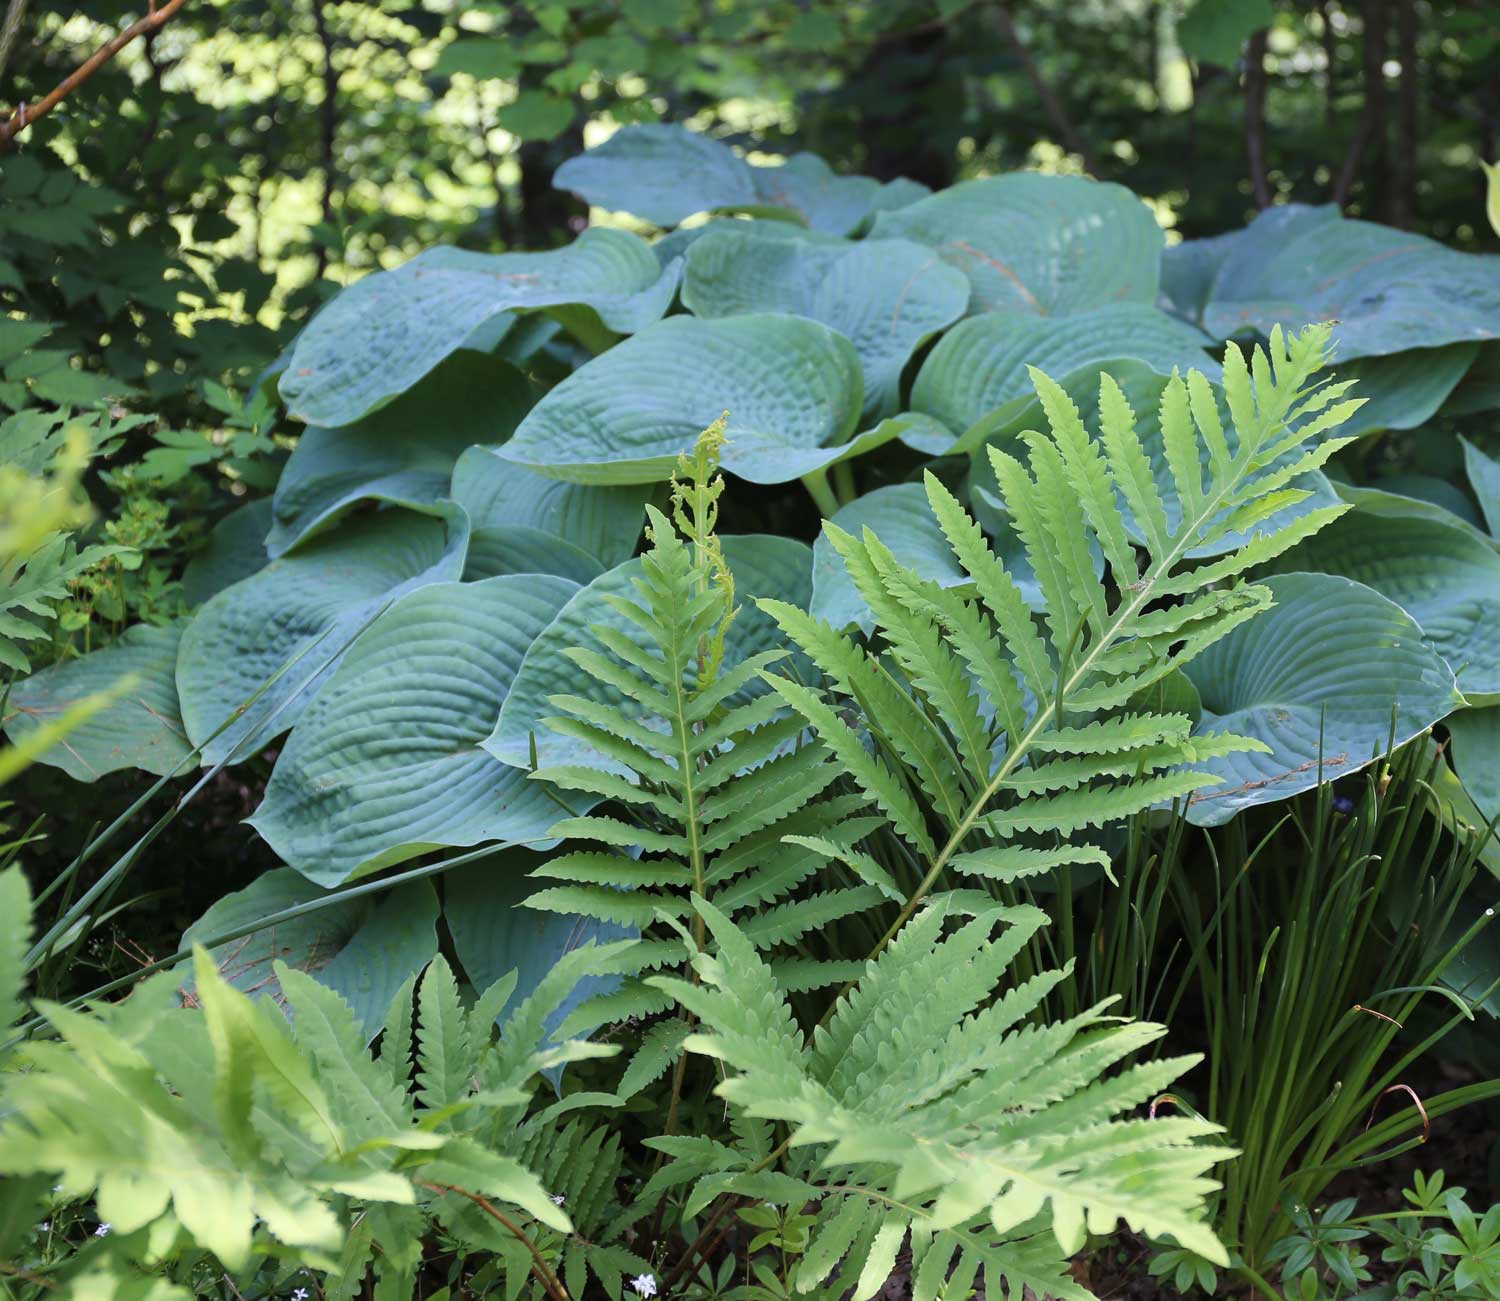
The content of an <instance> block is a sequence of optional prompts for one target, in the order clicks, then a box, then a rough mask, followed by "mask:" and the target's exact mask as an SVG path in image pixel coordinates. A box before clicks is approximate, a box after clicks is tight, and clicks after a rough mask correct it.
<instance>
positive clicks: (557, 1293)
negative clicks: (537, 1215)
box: [416, 1179, 569, 1301]
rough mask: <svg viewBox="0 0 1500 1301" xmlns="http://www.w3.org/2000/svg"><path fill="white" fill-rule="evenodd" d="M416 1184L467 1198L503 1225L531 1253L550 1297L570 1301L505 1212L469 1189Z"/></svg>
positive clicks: (535, 1271) (533, 1269)
mask: <svg viewBox="0 0 1500 1301" xmlns="http://www.w3.org/2000/svg"><path fill="white" fill-rule="evenodd" d="M416 1182H417V1183H418V1184H419V1185H420V1186H421V1187H423V1188H426V1189H429V1190H430V1191H432V1192H435V1193H456V1194H458V1196H460V1197H467V1198H468V1199H469V1201H471V1202H473V1203H474V1205H475V1206H477V1207H479V1209H480V1210H481V1211H483V1212H484V1213H485V1214H486V1215H488V1216H489V1217H490V1218H491V1219H492V1220H494V1221H495V1222H496V1223H498V1224H501V1225H503V1226H504V1227H505V1228H506V1229H507V1230H508V1231H509V1232H510V1233H511V1234H512V1235H513V1236H514V1237H515V1238H516V1239H517V1241H519V1242H520V1243H521V1245H522V1246H524V1247H525V1248H526V1250H527V1251H529V1252H530V1253H531V1262H532V1263H531V1272H532V1273H533V1274H535V1275H536V1276H537V1280H538V1281H539V1282H540V1283H541V1285H542V1286H543V1287H544V1288H546V1289H547V1293H548V1295H549V1296H551V1297H553V1298H554V1301H569V1297H568V1290H567V1288H565V1287H564V1286H563V1285H562V1283H561V1282H560V1281H559V1280H558V1277H557V1275H556V1274H554V1273H553V1272H552V1270H551V1269H550V1268H549V1267H548V1265H547V1262H546V1260H544V1259H543V1257H542V1253H541V1252H540V1251H538V1250H537V1246H536V1243H534V1242H533V1241H532V1240H531V1239H530V1238H529V1237H527V1235H526V1232H525V1230H523V1229H522V1228H521V1226H520V1225H519V1224H517V1223H516V1222H515V1221H514V1220H512V1219H511V1218H510V1216H508V1215H506V1214H505V1212H503V1211H501V1210H499V1209H497V1208H496V1207H494V1206H492V1205H491V1204H490V1203H489V1202H488V1201H486V1200H485V1198H483V1197H481V1196H480V1195H479V1194H478V1193H471V1192H470V1191H469V1190H468V1189H467V1188H458V1187H455V1186H454V1185H453V1184H432V1183H428V1182H427V1180H425V1179H418V1180H417V1181H416Z"/></svg>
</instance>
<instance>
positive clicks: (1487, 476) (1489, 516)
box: [1460, 438, 1500, 537]
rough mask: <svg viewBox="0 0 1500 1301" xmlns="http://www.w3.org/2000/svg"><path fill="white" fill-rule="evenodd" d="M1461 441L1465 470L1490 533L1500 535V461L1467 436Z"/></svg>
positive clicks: (1495, 535)
mask: <svg viewBox="0 0 1500 1301" xmlns="http://www.w3.org/2000/svg"><path fill="white" fill-rule="evenodd" d="M1460 441H1461V442H1462V443H1463V448H1464V472H1465V473H1466V474H1467V475H1468V476H1469V487H1470V488H1472V489H1473V490H1474V497H1475V499H1476V500H1477V501H1478V502H1479V509H1480V510H1481V511H1482V512H1483V513H1484V522H1485V523H1486V524H1487V525H1488V526H1489V530H1490V535H1491V536H1492V537H1500V461H1497V460H1495V458H1494V457H1492V456H1486V455H1485V454H1484V453H1483V452H1482V451H1480V450H1479V448H1477V447H1475V446H1474V444H1473V443H1471V442H1470V441H1469V440H1468V439H1467V438H1464V439H1461V440H1460Z"/></svg>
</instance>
